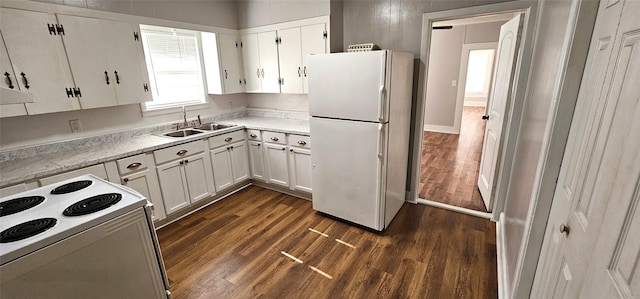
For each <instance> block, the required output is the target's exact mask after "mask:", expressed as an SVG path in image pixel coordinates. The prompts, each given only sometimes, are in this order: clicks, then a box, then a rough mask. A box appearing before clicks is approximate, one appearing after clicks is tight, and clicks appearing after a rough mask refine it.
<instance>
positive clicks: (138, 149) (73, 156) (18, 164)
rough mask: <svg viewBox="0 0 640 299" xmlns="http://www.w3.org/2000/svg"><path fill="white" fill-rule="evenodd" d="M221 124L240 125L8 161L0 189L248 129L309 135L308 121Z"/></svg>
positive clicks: (0, 167)
mask: <svg viewBox="0 0 640 299" xmlns="http://www.w3.org/2000/svg"><path fill="white" fill-rule="evenodd" d="M219 123H222V124H233V125H237V126H235V127H232V128H227V129H222V130H217V131H212V132H205V133H202V134H197V135H193V136H190V137H185V138H180V139H177V138H171V137H163V136H158V135H155V134H145V135H141V136H134V137H130V138H123V139H119V140H108V141H105V142H104V143H102V144H99V145H93V146H83V147H75V148H73V149H65V150H61V151H57V152H53V153H47V154H42V155H37V156H34V157H29V158H23V159H16V160H9V161H4V162H1V163H0V188H1V187H6V186H10V185H13V184H17V183H20V182H24V181H28V180H32V179H38V178H43V177H46V176H50V175H54V174H57V173H62V172H66V171H70V170H74V169H79V168H83V167H87V166H91V165H96V164H100V163H104V162H107V161H113V160H117V159H120V158H124V157H129V156H133V155H136V154H140V153H145V152H151V151H154V150H157V149H161V148H166V147H169V146H173V145H178V144H182V143H186V142H189V141H194V140H199V139H205V138H208V137H211V136H217V135H221V134H225V133H229V132H233V131H237V130H243V129H245V128H247V129H256V130H267V131H274V132H281V133H290V134H300V135H307V136H308V135H309V121H308V120H295V119H285V118H275V117H258V116H245V117H240V118H235V119H227V120H224V121H219Z"/></svg>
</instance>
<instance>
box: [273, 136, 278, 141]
mask: <svg viewBox="0 0 640 299" xmlns="http://www.w3.org/2000/svg"><path fill="white" fill-rule="evenodd" d="M271 140H273V141H278V140H279V139H278V137H271Z"/></svg>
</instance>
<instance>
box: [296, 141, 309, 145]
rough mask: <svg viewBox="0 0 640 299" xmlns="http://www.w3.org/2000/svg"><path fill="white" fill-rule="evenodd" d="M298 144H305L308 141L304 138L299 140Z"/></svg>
mask: <svg viewBox="0 0 640 299" xmlns="http://www.w3.org/2000/svg"><path fill="white" fill-rule="evenodd" d="M298 144H299V145H305V144H307V143H306V142H305V141H304V140H298Z"/></svg>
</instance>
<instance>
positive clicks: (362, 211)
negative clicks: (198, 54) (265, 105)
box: [311, 117, 387, 230]
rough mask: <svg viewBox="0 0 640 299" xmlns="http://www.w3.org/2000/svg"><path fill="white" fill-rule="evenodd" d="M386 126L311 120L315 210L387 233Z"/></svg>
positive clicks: (319, 119)
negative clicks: (385, 205) (385, 212)
mask: <svg viewBox="0 0 640 299" xmlns="http://www.w3.org/2000/svg"><path fill="white" fill-rule="evenodd" d="M386 129H387V125H386V124H380V123H368V122H355V121H345V120H336V119H324V118H315V117H314V118H312V119H311V135H312V136H313V151H311V162H312V165H313V171H312V185H313V208H314V209H315V210H317V211H320V212H323V213H326V214H329V215H332V216H336V217H338V218H342V219H345V220H348V221H351V222H354V223H357V224H360V225H363V226H366V227H369V228H373V229H376V230H382V229H384V211H381V209H383V208H384V202H383V200H382V196H381V194H384V193H383V192H382V188H383V187H382V186H384V184H382V183H383V182H384V178H383V175H384V173H383V172H382V170H383V167H384V160H385V150H384V148H385V138H384V136H385V132H386Z"/></svg>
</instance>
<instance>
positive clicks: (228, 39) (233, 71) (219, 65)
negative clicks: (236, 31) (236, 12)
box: [201, 32, 244, 94]
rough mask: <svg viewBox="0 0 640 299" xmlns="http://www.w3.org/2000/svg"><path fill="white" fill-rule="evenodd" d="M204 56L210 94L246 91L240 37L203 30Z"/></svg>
mask: <svg viewBox="0 0 640 299" xmlns="http://www.w3.org/2000/svg"><path fill="white" fill-rule="evenodd" d="M201 37H202V52H203V53H202V57H203V58H204V68H205V74H206V77H207V91H208V93H209V94H233V93H240V92H244V76H243V72H242V63H241V61H240V56H241V55H242V54H241V53H240V44H241V43H240V38H239V37H238V36H236V35H233V34H224V33H221V34H218V33H210V32H202V33H201Z"/></svg>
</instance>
